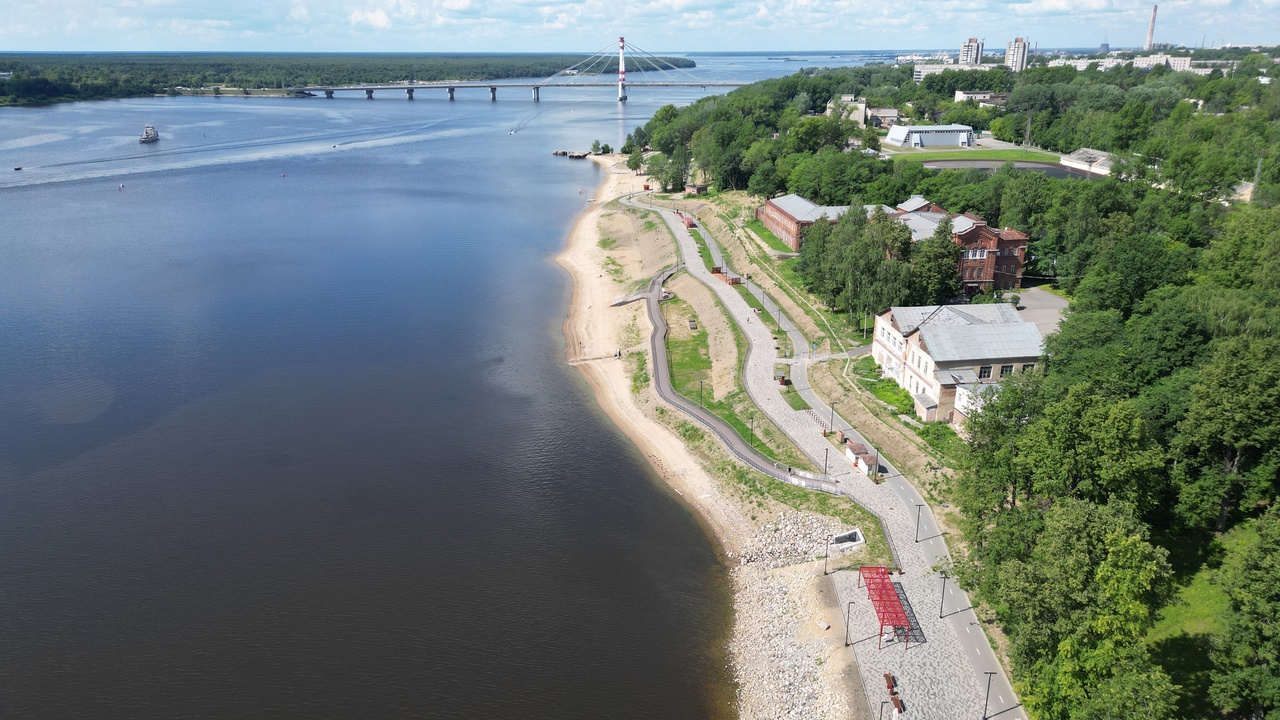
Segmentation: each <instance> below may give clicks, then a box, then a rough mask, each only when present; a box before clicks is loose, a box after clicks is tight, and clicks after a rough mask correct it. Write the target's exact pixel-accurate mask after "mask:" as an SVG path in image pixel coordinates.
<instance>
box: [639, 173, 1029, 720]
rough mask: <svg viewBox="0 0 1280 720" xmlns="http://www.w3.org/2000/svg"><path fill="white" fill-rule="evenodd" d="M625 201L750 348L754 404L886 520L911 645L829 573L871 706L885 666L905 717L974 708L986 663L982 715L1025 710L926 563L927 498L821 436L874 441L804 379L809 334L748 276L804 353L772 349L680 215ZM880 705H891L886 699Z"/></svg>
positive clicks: (977, 631) (931, 530)
mask: <svg viewBox="0 0 1280 720" xmlns="http://www.w3.org/2000/svg"><path fill="white" fill-rule="evenodd" d="M624 202H626V203H628V204H631V205H634V206H636V207H642V208H644V209H646V210H650V211H653V212H657V213H658V214H659V215H660V216H661V217H662V218H663V220H664V221H665V222H666V223H667V226H668V227H669V228H670V229H671V232H672V234H673V235H674V236H675V238H676V244H677V246H678V248H679V250H680V255H681V257H682V258H684V261H685V265H686V269H687V270H688V271H689V274H690V275H692V276H693V277H694V278H696V279H697V280H699V281H700V282H702V283H703V284H705V285H706V286H707V287H708V288H710V289H711V291H712V292H714V293H715V294H716V296H717V298H719V300H720V302H721V303H722V304H723V305H724V307H725V308H726V309H727V310H728V312H729V314H730V316H731V317H732V318H733V319H734V321H735V322H736V323H737V325H738V327H739V328H740V329H741V330H742V332H743V333H744V334H745V335H746V337H747V340H748V343H749V350H748V354H747V358H746V361H745V363H744V368H743V385H744V387H745V389H746V390H747V393H748V394H749V395H750V396H751V399H752V400H753V401H754V402H755V403H756V405H757V407H759V408H760V410H761V411H762V412H764V413H765V414H766V415H768V416H769V418H770V419H771V420H772V421H773V422H774V423H775V424H776V425H777V426H778V427H779V428H781V429H782V430H783V431H784V432H786V433H787V435H788V436H789V437H790V438H791V439H792V441H793V442H794V443H795V444H796V446H797V447H798V448H799V449H800V451H801V452H803V453H804V454H805V455H806V456H808V457H809V458H810V459H811V460H812V461H813V463H814V465H815V466H816V467H818V468H822V467H823V464H824V461H825V462H826V463H827V464H829V467H830V472H829V475H830V479H831V480H833V481H836V482H837V483H838V484H839V488H840V491H841V492H842V493H843V494H846V495H848V496H850V497H852V498H854V499H856V500H857V501H858V502H859V503H861V504H862V505H864V506H866V507H868V508H871V509H872V510H874V511H875V512H877V513H879V514H880V516H881V517H882V518H884V520H885V524H886V528H887V531H888V533H889V535H890V537H889V541H890V542H891V543H892V545H893V546H894V547H895V548H896V551H897V556H898V558H899V562H900V563H901V565H902V568H903V573H902V574H901V575H895V576H893V580H894V582H895V583H899V584H900V588H901V590H900V592H901V593H903V594H904V595H905V598H906V600H907V603H908V604H909V605H910V607H911V608H912V610H913V613H914V616H915V618H916V623H915V624H914V626H913V635H914V636H915V637H913V638H912V641H911V645H910V647H909V648H907V649H905V650H904V648H903V644H902V643H901V642H889V643H887V644H885V646H884V647H883V648H882V649H877V637H876V636H877V625H876V620H875V614H874V612H873V611H872V608H871V603H870V601H869V600H868V599H867V595H866V590H865V588H863V589H858V588H857V587H856V585H857V579H856V573H855V572H852V571H842V572H840V573H837V574H836V577H835V578H834V580H835V586H836V588H837V591H838V592H839V595H840V600H841V606H842V607H844V608H845V612H846V614H849V616H850V619H849V628H848V630H849V635H850V639H851V640H853V641H854V643H853V648H854V651H855V655H856V657H857V660H858V667H859V669H860V671H861V674H862V678H863V684H864V686H865V687H866V688H867V694H868V697H867V700H868V702H869V704H870V707H871V708H872V711H873V713H877V714H878V708H879V707H880V704H881V702H882V701H886V700H888V697H889V696H888V694H887V693H886V692H885V691H884V689H883V688H884V678H883V675H884V673H886V672H888V673H893V674H894V675H895V676H896V677H897V678H898V681H899V686H900V692H901V694H902V698H903V702H904V703H905V704H906V707H907V711H908V714H909V716H910V717H916V718H938V719H939V720H944V719H948V720H949V719H950V718H964V717H973V718H981V717H982V716H983V712H984V700H985V695H986V691H987V682H988V674H987V673H991V675H990V677H991V693H990V704H989V706H988V711H987V713H986V714H987V716H988V717H1000V718H1007V719H1009V720H1015V719H1017V720H1024V719H1025V718H1026V714H1025V712H1024V711H1023V709H1022V708H1021V706H1020V705H1018V701H1017V697H1016V695H1015V694H1014V692H1013V689H1012V687H1011V686H1010V684H1009V681H1008V679H1007V678H1006V676H1005V674H1004V672H1003V670H1002V669H1001V668H1000V665H999V663H998V661H997V660H996V658H995V654H994V653H993V652H992V650H991V647H990V645H989V644H988V643H987V639H986V636H985V634H984V633H983V632H982V630H981V628H980V627H978V625H977V624H976V623H977V619H976V617H975V615H974V612H973V611H972V610H971V609H970V603H969V601H968V598H967V596H966V595H965V593H964V592H963V591H962V590H961V589H960V588H958V587H956V583H955V582H954V581H951V580H948V581H947V582H946V585H947V588H946V590H947V591H946V597H945V599H944V597H943V591H942V585H943V579H942V577H941V576H940V575H939V574H938V573H937V572H935V571H934V569H933V568H934V567H935V566H937V565H939V564H941V563H943V562H945V561H946V559H947V558H948V557H949V552H948V550H947V546H946V542H945V539H944V538H943V537H942V536H941V534H940V532H939V530H938V526H937V524H936V523H935V521H934V518H933V515H932V513H931V511H930V509H929V507H928V506H927V504H926V503H925V501H924V500H923V499H922V498H921V497H920V495H919V493H917V492H916V490H915V488H914V487H913V486H912V485H911V484H910V483H909V482H907V480H906V479H905V478H903V476H902V475H901V473H899V472H898V471H897V469H896V468H894V467H893V466H892V465H891V464H890V463H888V462H887V461H886V460H884V459H883V458H882V460H881V465H882V469H883V470H884V471H885V482H883V483H882V484H879V485H876V484H874V483H872V482H871V481H870V480H869V479H868V478H867V477H866V476H865V475H863V474H862V473H861V472H859V471H857V470H856V469H855V468H853V467H852V464H851V463H850V462H849V461H848V460H847V459H845V458H844V457H843V455H838V454H837V448H836V447H835V446H833V445H832V444H831V443H830V441H829V440H828V439H827V438H825V437H824V436H823V431H824V429H825V425H827V424H829V423H833V424H834V426H835V427H834V429H842V430H845V432H846V434H847V435H849V436H851V437H853V438H855V439H856V440H857V441H859V442H863V443H864V444H866V445H867V446H868V447H872V445H871V444H870V443H868V442H867V441H866V440H865V438H863V437H862V436H861V435H860V434H858V433H857V431H856V430H854V429H853V428H852V427H850V425H849V424H848V423H847V422H845V421H844V419H843V418H841V417H840V416H839V415H838V414H836V413H833V412H832V409H831V408H830V407H828V406H827V405H826V404H825V403H824V402H823V401H822V400H821V398H819V397H818V396H817V395H816V394H815V393H814V392H813V389H812V388H811V387H810V386H809V382H808V376H807V373H806V367H807V365H808V362H809V361H808V360H807V358H805V357H803V356H805V355H807V349H808V348H809V347H810V345H809V341H808V340H807V339H806V338H804V336H803V335H802V334H800V332H799V331H798V330H796V328H795V326H794V324H792V323H791V321H790V319H789V318H787V317H786V316H785V314H783V313H782V312H781V311H780V310H779V309H778V307H777V305H776V304H774V303H773V301H772V300H771V299H769V298H768V296H767V295H766V294H765V293H764V292H763V291H761V290H760V288H758V287H756V286H755V285H754V284H751V283H747V288H748V290H749V291H750V292H751V293H752V294H754V295H756V297H758V298H759V299H760V300H761V303H762V304H763V305H764V307H765V309H766V311H767V312H769V313H770V314H771V315H773V317H774V319H775V320H776V321H777V322H778V324H779V326H780V327H781V328H782V329H783V331H784V332H786V333H787V335H788V336H789V338H790V339H791V341H792V346H793V347H795V348H796V351H797V353H798V354H799V355H801V356H802V357H800V358H794V359H791V358H785V359H780V358H779V357H778V354H777V351H776V350H775V345H774V338H773V335H772V330H771V329H770V327H769V326H768V325H767V324H765V323H763V322H760V321H759V320H755V318H756V317H757V315H756V313H755V311H754V310H753V309H752V308H751V307H750V306H749V305H748V304H747V302H746V300H745V299H744V298H743V297H742V296H741V295H740V294H739V293H738V292H737V291H736V290H735V289H734V288H733V287H732V286H730V285H729V284H728V283H726V282H724V280H722V279H721V278H720V277H718V276H715V275H712V274H711V272H710V271H709V270H707V269H706V267H705V266H704V265H703V263H702V259H701V256H700V255H699V252H698V247H697V244H696V242H695V241H694V239H693V237H692V236H691V235H690V234H689V232H688V230H687V229H686V228H685V227H684V223H683V221H682V220H681V219H680V217H678V216H677V215H676V213H675V212H673V211H671V210H668V209H665V208H659V207H656V206H652V205H648V204H647V203H644V202H643V201H642V200H639V199H635V198H628V199H624ZM699 232H700V233H701V235H702V237H703V238H704V239H705V240H706V241H707V245H708V249H709V250H710V252H711V256H712V258H713V260H714V261H715V263H716V264H717V265H721V266H722V267H723V266H724V263H723V257H722V255H721V253H720V249H719V247H718V246H717V245H716V243H715V241H714V239H712V238H711V236H710V234H709V233H707V231H706V230H705V229H702V228H699ZM778 362H789V364H791V367H792V380H793V383H794V384H795V387H796V388H797V390H798V391H799V392H800V394H801V396H802V397H803V398H804V399H805V401H806V402H808V403H809V405H810V407H812V408H813V411H812V412H808V411H797V410H795V409H793V408H792V407H791V406H790V405H789V404H788V403H787V402H786V400H785V399H784V398H783V397H782V394H781V393H780V392H779V391H778V387H777V384H776V382H775V381H774V379H773V373H774V365H775V364H776V363H778ZM837 409H838V408H837ZM917 518H918V519H917ZM917 523H918V526H919V529H918V534H917ZM940 614H941V615H942V617H939V615H940ZM833 631H834V629H833ZM921 640H923V642H921ZM888 707H889V710H890V711H891V710H892V707H891V706H888Z"/></svg>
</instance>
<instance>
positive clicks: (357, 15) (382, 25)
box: [349, 8, 391, 30]
mask: <svg viewBox="0 0 1280 720" xmlns="http://www.w3.org/2000/svg"><path fill="white" fill-rule="evenodd" d="M349 17H350V20H351V24H352V25H368V26H369V27H372V28H377V29H379V30H387V29H388V28H390V27H391V18H389V17H387V13H386V11H385V10H383V9H382V8H377V9H375V10H372V11H370V10H353V11H352V12H351V15H350V16H349Z"/></svg>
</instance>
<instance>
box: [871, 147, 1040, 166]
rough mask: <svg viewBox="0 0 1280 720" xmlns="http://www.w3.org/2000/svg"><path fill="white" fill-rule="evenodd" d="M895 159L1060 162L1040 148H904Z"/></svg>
mask: <svg viewBox="0 0 1280 720" xmlns="http://www.w3.org/2000/svg"><path fill="white" fill-rule="evenodd" d="M890 157H892V158H893V159H895V160H909V161H911V162H927V161H929V160H1025V161H1028V162H1049V163H1056V162H1058V156H1057V155H1050V154H1049V153H1043V152H1039V151H1038V150H992V149H990V148H983V149H980V150H959V149H956V150H904V151H898V152H895V153H894V154H893V155H891V156H890Z"/></svg>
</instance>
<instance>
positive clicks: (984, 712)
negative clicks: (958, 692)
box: [982, 670, 996, 720]
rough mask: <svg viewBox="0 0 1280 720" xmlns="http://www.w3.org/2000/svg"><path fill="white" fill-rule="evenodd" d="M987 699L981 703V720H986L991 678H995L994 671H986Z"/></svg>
mask: <svg viewBox="0 0 1280 720" xmlns="http://www.w3.org/2000/svg"><path fill="white" fill-rule="evenodd" d="M986 676H987V698H986V700H983V701H982V720H987V703H988V702H990V701H991V678H993V677H995V676H996V673H995V671H994V670H987V671H986Z"/></svg>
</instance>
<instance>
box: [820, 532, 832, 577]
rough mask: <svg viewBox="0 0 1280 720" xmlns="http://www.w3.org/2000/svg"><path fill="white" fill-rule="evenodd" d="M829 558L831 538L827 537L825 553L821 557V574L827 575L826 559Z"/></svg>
mask: <svg viewBox="0 0 1280 720" xmlns="http://www.w3.org/2000/svg"><path fill="white" fill-rule="evenodd" d="M829 557H831V536H830V535H828V536H827V551H826V553H824V554H823V555H822V574H823V575H826V574H827V558H829Z"/></svg>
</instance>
